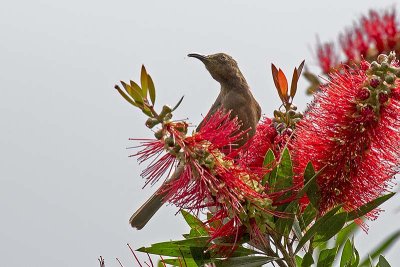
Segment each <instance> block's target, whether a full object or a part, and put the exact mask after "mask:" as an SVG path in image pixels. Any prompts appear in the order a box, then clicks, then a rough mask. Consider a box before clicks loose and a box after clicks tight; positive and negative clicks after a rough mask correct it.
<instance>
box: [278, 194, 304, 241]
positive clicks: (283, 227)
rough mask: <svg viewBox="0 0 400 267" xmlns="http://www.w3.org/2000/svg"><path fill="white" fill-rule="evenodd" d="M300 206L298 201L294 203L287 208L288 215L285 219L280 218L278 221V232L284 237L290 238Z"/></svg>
mask: <svg viewBox="0 0 400 267" xmlns="http://www.w3.org/2000/svg"><path fill="white" fill-rule="evenodd" d="M298 206H299V204H298V203H297V201H292V202H290V204H289V205H288V206H287V207H286V209H285V210H284V212H285V213H286V216H285V217H280V218H278V219H277V221H276V223H275V225H276V226H275V227H276V231H277V232H278V233H280V234H281V235H283V236H288V235H289V233H290V231H291V230H292V226H293V221H294V216H295V214H296V212H297V209H298Z"/></svg>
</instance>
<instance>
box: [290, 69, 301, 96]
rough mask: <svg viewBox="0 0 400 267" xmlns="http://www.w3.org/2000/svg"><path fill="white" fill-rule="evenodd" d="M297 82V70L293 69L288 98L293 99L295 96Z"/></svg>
mask: <svg viewBox="0 0 400 267" xmlns="http://www.w3.org/2000/svg"><path fill="white" fill-rule="evenodd" d="M298 81H299V76H298V71H297V68H294V71H293V76H292V83H291V85H290V97H291V98H292V99H293V97H294V96H295V95H296V91H297V82H298Z"/></svg>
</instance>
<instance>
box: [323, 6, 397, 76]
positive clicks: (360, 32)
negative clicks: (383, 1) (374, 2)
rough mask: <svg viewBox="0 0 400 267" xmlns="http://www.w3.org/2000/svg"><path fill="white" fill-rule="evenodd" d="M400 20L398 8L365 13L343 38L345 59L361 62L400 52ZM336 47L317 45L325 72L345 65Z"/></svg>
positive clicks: (340, 42)
mask: <svg viewBox="0 0 400 267" xmlns="http://www.w3.org/2000/svg"><path fill="white" fill-rule="evenodd" d="M396 19H397V18H396V11H395V10H394V9H393V10H391V11H386V12H381V13H379V12H376V11H373V10H371V11H370V12H369V14H368V16H363V17H362V18H361V19H360V21H359V22H358V23H357V24H356V25H355V26H354V27H353V29H351V30H347V31H346V32H345V33H344V34H341V35H340V37H339V44H340V47H341V49H342V51H343V53H344V55H345V56H346V57H345V59H343V60H342V61H343V62H345V63H346V64H349V63H350V62H356V63H359V62H360V61H361V60H362V59H363V58H364V59H366V60H368V61H370V62H371V61H372V60H374V59H375V58H376V57H377V56H378V55H379V54H381V53H389V52H390V51H396V52H397V53H398V52H400V27H399V21H396ZM334 49H335V47H334V45H333V43H326V44H318V45H317V58H318V60H319V65H320V67H321V69H322V71H323V72H324V73H329V72H331V71H332V69H334V68H338V67H341V66H340V65H338V63H339V56H338V55H336V54H335V53H334Z"/></svg>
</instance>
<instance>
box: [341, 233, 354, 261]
mask: <svg viewBox="0 0 400 267" xmlns="http://www.w3.org/2000/svg"><path fill="white" fill-rule="evenodd" d="M354 258H355V256H354V247H353V245H352V244H351V242H350V240H349V239H347V241H346V243H345V245H344V247H343V251H342V257H341V258H340V267H349V266H351V265H352V262H353V261H354Z"/></svg>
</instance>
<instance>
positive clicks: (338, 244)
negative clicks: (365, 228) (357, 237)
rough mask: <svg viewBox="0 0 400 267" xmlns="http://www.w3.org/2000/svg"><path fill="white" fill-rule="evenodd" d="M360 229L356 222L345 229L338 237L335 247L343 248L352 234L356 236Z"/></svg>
mask: <svg viewBox="0 0 400 267" xmlns="http://www.w3.org/2000/svg"><path fill="white" fill-rule="evenodd" d="M359 228H360V227H359V226H358V224H356V223H355V222H352V223H350V224H349V225H347V226H346V227H344V228H343V229H342V230H340V232H339V233H338V235H337V238H336V242H335V247H339V248H340V247H342V246H343V245H344V243H345V242H346V240H347V239H348V238H349V236H350V235H351V234H354V233H355V232H356V231H357V230H358V229H359Z"/></svg>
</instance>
